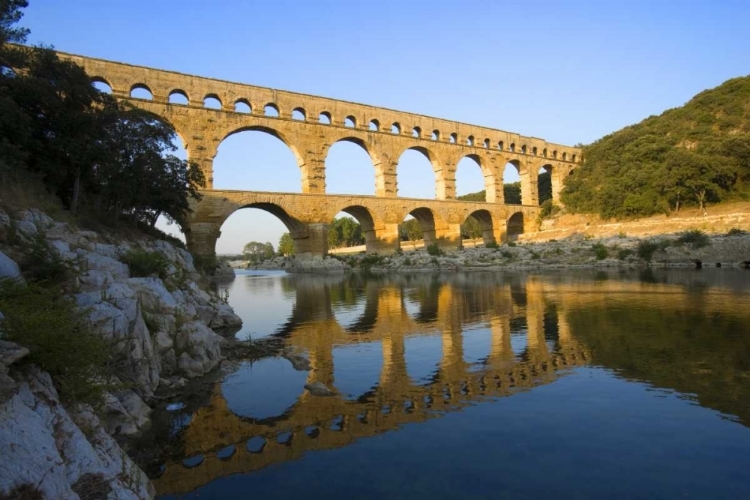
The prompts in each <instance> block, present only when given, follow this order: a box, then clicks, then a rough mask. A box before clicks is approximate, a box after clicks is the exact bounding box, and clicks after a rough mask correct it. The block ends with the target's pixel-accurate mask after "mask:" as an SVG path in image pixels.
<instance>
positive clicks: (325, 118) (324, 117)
mask: <svg viewBox="0 0 750 500" xmlns="http://www.w3.org/2000/svg"><path fill="white" fill-rule="evenodd" d="M331 120H332V118H331V113H329V112H328V111H323V112H322V113H320V116H318V122H319V123H323V124H325V125H330V124H331Z"/></svg>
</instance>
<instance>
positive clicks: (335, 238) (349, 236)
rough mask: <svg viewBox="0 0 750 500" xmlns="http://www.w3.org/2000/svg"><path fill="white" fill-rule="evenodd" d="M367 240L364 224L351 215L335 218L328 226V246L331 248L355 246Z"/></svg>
mask: <svg viewBox="0 0 750 500" xmlns="http://www.w3.org/2000/svg"><path fill="white" fill-rule="evenodd" d="M364 242H365V238H364V235H363V234H362V226H360V224H359V223H358V222H357V221H355V220H354V219H352V218H351V217H340V218H338V219H334V220H333V222H332V223H331V225H330V226H329V228H328V246H329V247H330V248H338V247H353V246H357V245H362V244H364Z"/></svg>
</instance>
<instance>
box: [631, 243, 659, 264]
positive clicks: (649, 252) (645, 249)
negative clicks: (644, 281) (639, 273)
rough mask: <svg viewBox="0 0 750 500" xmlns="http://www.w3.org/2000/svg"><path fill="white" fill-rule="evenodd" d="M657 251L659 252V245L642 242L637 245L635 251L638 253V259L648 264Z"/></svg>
mask: <svg viewBox="0 0 750 500" xmlns="http://www.w3.org/2000/svg"><path fill="white" fill-rule="evenodd" d="M657 250H659V243H657V242H654V241H646V240H644V241H640V242H639V243H638V248H637V250H636V251H637V252H638V257H640V258H641V259H643V260H645V261H647V262H649V261H651V258H652V257H653V256H654V252H656V251H657Z"/></svg>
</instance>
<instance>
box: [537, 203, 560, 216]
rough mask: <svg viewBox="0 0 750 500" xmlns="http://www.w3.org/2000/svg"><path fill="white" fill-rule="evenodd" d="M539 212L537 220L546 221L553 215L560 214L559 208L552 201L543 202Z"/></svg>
mask: <svg viewBox="0 0 750 500" xmlns="http://www.w3.org/2000/svg"><path fill="white" fill-rule="evenodd" d="M540 208H541V210H540V211H539V218H540V219H546V218H547V217H551V216H553V215H555V214H556V213H558V212H560V207H558V206H557V205H555V204H554V203H553V202H552V200H545V201H544V203H542V204H541V205H540Z"/></svg>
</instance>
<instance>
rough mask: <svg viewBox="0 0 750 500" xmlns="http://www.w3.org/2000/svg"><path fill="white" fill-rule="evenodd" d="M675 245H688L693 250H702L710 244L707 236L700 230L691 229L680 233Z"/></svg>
mask: <svg viewBox="0 0 750 500" xmlns="http://www.w3.org/2000/svg"><path fill="white" fill-rule="evenodd" d="M677 243H678V244H680V245H690V246H692V247H693V248H703V247H706V246H708V245H709V244H711V242H710V241H709V239H708V235H707V234H706V233H704V232H703V231H701V230H700V229H692V230H690V231H685V232H683V233H680V235H679V236H678V237H677Z"/></svg>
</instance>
